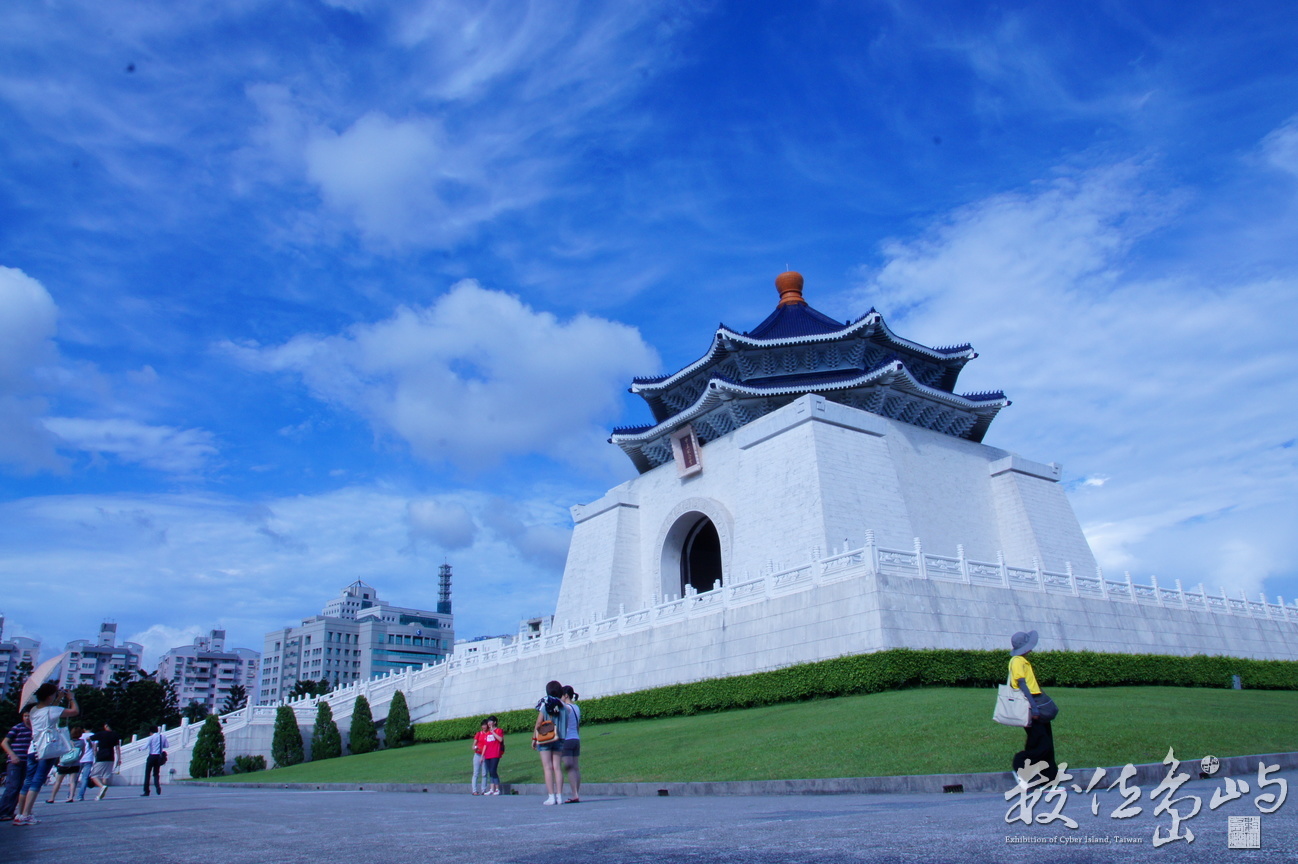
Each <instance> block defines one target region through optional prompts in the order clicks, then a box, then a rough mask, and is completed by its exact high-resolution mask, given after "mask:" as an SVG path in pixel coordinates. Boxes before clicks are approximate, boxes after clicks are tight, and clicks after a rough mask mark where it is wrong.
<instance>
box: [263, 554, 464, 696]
mask: <svg viewBox="0 0 1298 864" xmlns="http://www.w3.org/2000/svg"><path fill="white" fill-rule="evenodd" d="M438 587H439V593H438V602H437V610H436V611H430V610H427V609H410V608H406V607H404V606H393V605H392V604H390V603H388V602H387V601H384V600H380V599H379V595H378V592H377V591H375V590H374V588H373V587H372V586H370V585H368V584H366V583H365V582H361V581H360V580H357V581H355V582H353V583H351V584H350V585H348V586H347V587H346V588H344V589H342V591H341V592H340V593H339V594H338V596H337V597H335V598H334V599H333V600H330V601H329V603H328V604H326V605H325V607H324V609H323V610H322V611H321V613H320V614H319V615H314V616H312V617H310V618H305V619H303V621H302V624H301V626H298V627H285V628H283V629H281V630H273V631H271V632H270V633H267V634H266V645H265V649H264V650H263V651H262V663H261V687H260V698H259V700H258V702H259V704H262V705H270V704H274V703H276V702H278V701H280V700H281V699H284V698H285V697H287V696H288V694H289V693H290V692H291V691H292V690H293V686H294V685H295V684H297V682H298V681H319V680H321V679H325V680H328V681H329V682H330V683H331V684H333V686H335V687H339V686H344V685H347V684H351V683H352V682H353V681H361V680H364V679H366V678H372V677H374V676H375V675H382V674H384V673H385V672H392V671H397V670H400V669H405V668H407V667H410V666H422V665H423V664H425V663H440V662H441V661H443V660H445V659H446V658H447V657H448V656H449V655H450V654H451V651H452V650H454V646H455V618H454V616H453V615H452V614H451V567H450V565H449V564H443V565H442V567H441V571H440V573H439V586H438Z"/></svg>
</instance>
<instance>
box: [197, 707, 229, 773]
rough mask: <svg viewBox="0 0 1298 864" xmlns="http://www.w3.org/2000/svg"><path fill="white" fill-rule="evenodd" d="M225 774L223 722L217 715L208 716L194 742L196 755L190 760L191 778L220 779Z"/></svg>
mask: <svg viewBox="0 0 1298 864" xmlns="http://www.w3.org/2000/svg"><path fill="white" fill-rule="evenodd" d="M224 773H225V733H224V732H223V731H221V720H220V718H218V717H217V716H216V715H215V714H209V715H207V719H206V720H204V721H203V728H202V729H200V730H198V740H196V741H195V742H194V755H193V756H192V757H191V758H190V760H189V776H190V777H196V778H199V777H219V776H221V775H222V774H224Z"/></svg>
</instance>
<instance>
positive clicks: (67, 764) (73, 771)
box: [45, 726, 86, 804]
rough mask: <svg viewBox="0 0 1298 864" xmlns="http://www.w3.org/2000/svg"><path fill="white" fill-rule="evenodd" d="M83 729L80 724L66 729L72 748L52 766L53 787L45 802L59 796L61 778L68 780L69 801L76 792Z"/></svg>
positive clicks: (82, 751)
mask: <svg viewBox="0 0 1298 864" xmlns="http://www.w3.org/2000/svg"><path fill="white" fill-rule="evenodd" d="M85 731H86V730H85V729H82V728H81V727H80V726H73V727H72V728H71V729H69V730H68V734H69V735H71V736H72V749H71V750H69V751H68V752H66V753H64V754H63V755H62V756H60V757H59V764H58V765H56V766H55V767H54V771H55V774H56V775H57V776H55V778H54V788H53V789H51V790H50V797H48V798H46V799H45V803H46V804H53V803H54V801H55V799H57V798H58V797H59V787H61V786H62V785H63V779H64V778H65V777H66V778H67V780H68V800H69V801H71V800H72V799H73V798H75V797H76V794H77V780H78V779H79V778H80V777H81V757H82V755H83V754H84V753H85V752H86V744H85V742H84V741H82V740H81V736H82V735H84V734H85Z"/></svg>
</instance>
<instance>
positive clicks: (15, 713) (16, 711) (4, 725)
mask: <svg viewBox="0 0 1298 864" xmlns="http://www.w3.org/2000/svg"><path fill="white" fill-rule="evenodd" d="M33 668H34V667H33V666H32V662H31V661H30V660H24V661H23V662H21V663H19V664H18V666H17V667H15V668H14V671H13V673H12V675H11V676H10V678H9V681H8V682H0V684H4V685H5V686H3V687H0V689H3V690H4V693H5V696H4V699H3V700H0V735H3V734H4V732H7V731H8V730H9V729H11V728H13V727H14V726H16V725H18V721H19V720H21V719H22V713H21V709H22V707H23V706H21V705H19V704H18V700H19V699H21V698H22V695H23V685H24V684H26V683H27V677H28V676H29V675H31V674H32V669H33Z"/></svg>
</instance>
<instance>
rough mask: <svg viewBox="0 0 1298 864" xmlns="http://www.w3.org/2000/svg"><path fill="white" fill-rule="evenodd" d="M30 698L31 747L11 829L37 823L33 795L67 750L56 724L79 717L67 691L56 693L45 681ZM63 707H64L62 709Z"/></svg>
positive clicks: (55, 686)
mask: <svg viewBox="0 0 1298 864" xmlns="http://www.w3.org/2000/svg"><path fill="white" fill-rule="evenodd" d="M33 695H34V696H35V697H36V705H35V707H33V708H32V709H31V712H30V715H31V722H32V745H31V749H30V750H28V751H27V778H26V779H25V780H24V781H23V788H22V794H21V796H20V797H19V801H18V808H17V810H16V811H15V812H16V815H15V816H14V824H15V825H36V824H38V823H39V821H40V820H38V819H37V818H36V817H34V816H32V808H33V807H35V806H36V795H37V793H39V792H40V789H41V787H42V786H44V785H45V778H46V777H48V776H49V773H50V769H51V768H53V767H54V766H55V765H56V764H57V763H58V761H59V757H60V756H62V755H63V754H64V753H66V752H67V750H68V747H67V733H66V732H63V731H62V730H61V729H59V721H60V720H62V719H63V718H64V717H75V716H77V715H78V714H80V713H81V709H80V708H78V707H77V700H76V698H75V697H74V696H73V695H72V694H71V693H69V692H68V691H66V690H60V689H59V686H58V685H57V684H55V683H54V682H52V681H46V682H45V683H44V684H42V685H41V686H39V687H37V688H36V692H35V694H33ZM63 703H66V707H65V705H64V704H63Z"/></svg>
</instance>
